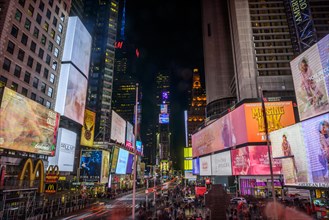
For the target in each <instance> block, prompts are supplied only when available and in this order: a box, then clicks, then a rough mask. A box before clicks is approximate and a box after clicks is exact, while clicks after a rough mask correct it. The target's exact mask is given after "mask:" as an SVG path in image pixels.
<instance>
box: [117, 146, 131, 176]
mask: <svg viewBox="0 0 329 220" xmlns="http://www.w3.org/2000/svg"><path fill="white" fill-rule="evenodd" d="M128 155H129V152H128V151H126V150H124V149H121V148H120V150H119V156H118V162H117V167H116V169H115V173H116V174H126V170H127V163H128Z"/></svg>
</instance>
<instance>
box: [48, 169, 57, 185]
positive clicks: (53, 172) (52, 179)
mask: <svg viewBox="0 0 329 220" xmlns="http://www.w3.org/2000/svg"><path fill="white" fill-rule="evenodd" d="M58 178H59V168H58V166H57V165H55V166H53V165H50V166H49V167H48V169H47V173H46V183H56V182H57V180H58Z"/></svg>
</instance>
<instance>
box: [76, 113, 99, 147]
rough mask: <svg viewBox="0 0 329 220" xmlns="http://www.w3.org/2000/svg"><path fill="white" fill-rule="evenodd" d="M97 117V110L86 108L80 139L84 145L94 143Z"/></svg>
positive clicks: (89, 145)
mask: <svg viewBox="0 0 329 220" xmlns="http://www.w3.org/2000/svg"><path fill="white" fill-rule="evenodd" d="M95 118H96V113H95V112H92V111H90V110H88V109H86V110H85V116H84V119H83V127H82V131H81V140H80V144H81V145H83V146H88V147H92V146H93V145H94V135H95Z"/></svg>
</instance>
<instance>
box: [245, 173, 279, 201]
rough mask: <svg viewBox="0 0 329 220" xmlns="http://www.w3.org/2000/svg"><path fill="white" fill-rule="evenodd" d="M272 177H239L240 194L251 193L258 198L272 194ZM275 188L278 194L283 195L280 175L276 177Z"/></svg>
mask: <svg viewBox="0 0 329 220" xmlns="http://www.w3.org/2000/svg"><path fill="white" fill-rule="evenodd" d="M271 187H272V185H271V177H270V176H264V177H257V178H256V177H252V176H250V177H239V191H240V195H251V196H255V197H257V198H267V197H269V196H271V193H272V192H271ZM274 189H275V193H276V196H280V195H282V185H281V182H280V179H279V177H277V176H276V177H275V178H274Z"/></svg>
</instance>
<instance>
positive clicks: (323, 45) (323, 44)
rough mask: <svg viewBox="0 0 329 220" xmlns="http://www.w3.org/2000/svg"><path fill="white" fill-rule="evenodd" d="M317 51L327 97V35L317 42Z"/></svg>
mask: <svg viewBox="0 0 329 220" xmlns="http://www.w3.org/2000/svg"><path fill="white" fill-rule="evenodd" d="M318 49H319V54H320V60H321V64H322V67H323V76H324V80H325V82H326V90H327V95H328V96H329V34H328V35H326V36H325V37H324V38H322V39H321V40H320V41H319V42H318ZM328 99H329V98H328Z"/></svg>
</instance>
